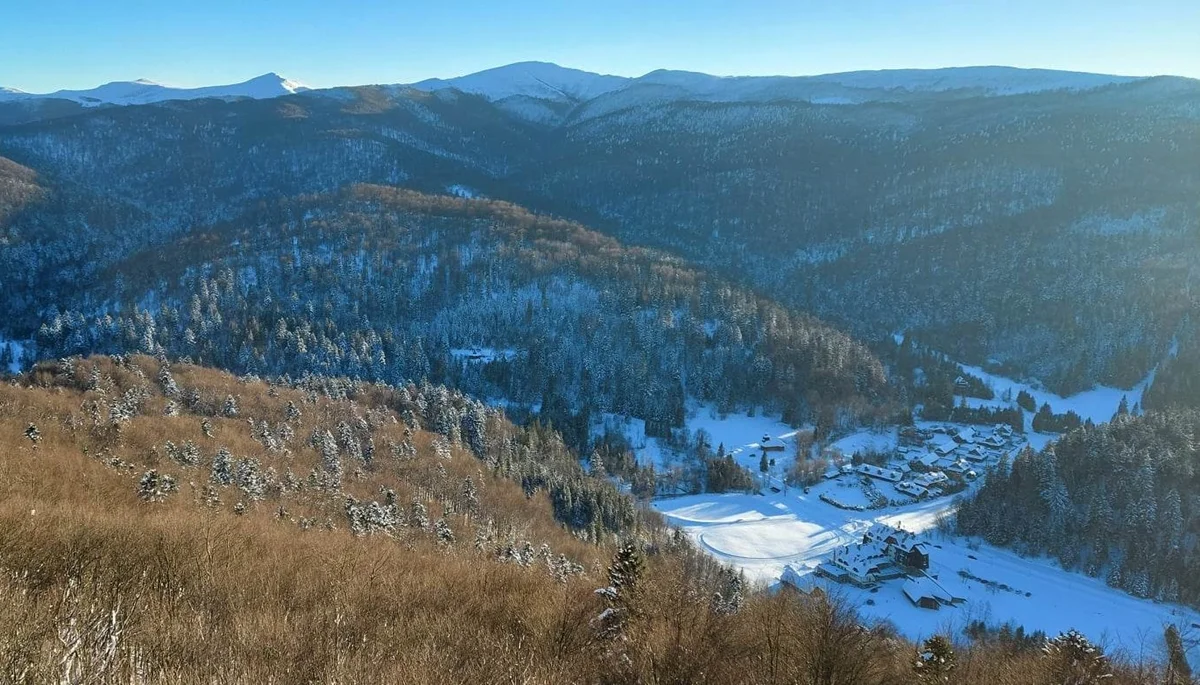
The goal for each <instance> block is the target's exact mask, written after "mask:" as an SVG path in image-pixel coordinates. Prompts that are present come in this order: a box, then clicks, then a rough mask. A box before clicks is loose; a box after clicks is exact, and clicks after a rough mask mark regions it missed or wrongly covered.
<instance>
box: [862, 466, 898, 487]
mask: <svg viewBox="0 0 1200 685" xmlns="http://www.w3.org/2000/svg"><path fill="white" fill-rule="evenodd" d="M857 470H858V472H859V473H861V474H863V475H864V476H870V477H872V478H879V479H881V480H886V481H891V482H893V483H898V482H900V480H901V479H902V478H904V474H903V473H901V472H900V471H897V470H895V469H885V468H883V467H882V466H873V465H871V464H860V465H859V467H858V469H857Z"/></svg>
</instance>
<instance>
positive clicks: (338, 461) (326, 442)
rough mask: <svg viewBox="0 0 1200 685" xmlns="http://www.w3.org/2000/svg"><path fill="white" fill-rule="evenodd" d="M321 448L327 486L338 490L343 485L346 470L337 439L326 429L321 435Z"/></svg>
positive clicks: (322, 465) (322, 466)
mask: <svg viewBox="0 0 1200 685" xmlns="http://www.w3.org/2000/svg"><path fill="white" fill-rule="evenodd" d="M319 449H320V451H321V469H322V471H323V472H324V474H325V482H326V484H327V488H328V489H330V490H338V489H340V488H341V487H342V476H343V475H344V472H343V469H342V457H341V454H340V453H339V451H338V444H337V440H334V438H333V434H332V433H330V432H329V431H325V432H323V433H322V434H321V435H320V438H319Z"/></svg>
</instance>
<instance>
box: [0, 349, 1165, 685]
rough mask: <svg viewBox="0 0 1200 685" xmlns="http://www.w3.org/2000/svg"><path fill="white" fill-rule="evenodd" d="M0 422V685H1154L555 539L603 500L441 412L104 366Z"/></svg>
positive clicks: (652, 540) (149, 367)
mask: <svg viewBox="0 0 1200 685" xmlns="http://www.w3.org/2000/svg"><path fill="white" fill-rule="evenodd" d="M0 410H2V411H0V569H2V570H3V573H2V574H0V679H3V680H4V681H5V682H11V683H21V684H25V683H44V682H93V683H126V682H130V681H137V682H146V683H209V682H213V681H214V680H219V681H221V682H230V683H235V682H236V683H261V682H276V683H309V682H375V681H379V680H392V681H396V682H411V683H443V682H479V683H485V682H511V681H514V680H519V681H521V682H529V683H565V682H571V683H601V682H603V683H634V682H690V683H702V682H708V683H734V682H739V683H740V682H757V683H780V684H782V683H791V682H822V683H830V684H845V685H850V684H852V683H853V684H855V685H876V684H878V685H884V684H886V683H899V682H914V681H915V680H922V679H926V678H929V677H935V678H944V677H945V676H947V675H952V676H953V678H954V682H960V683H966V684H973V683H994V682H1030V683H1034V682H1037V683H1040V682H1046V683H1050V682H1062V680H1063V678H1066V677H1072V676H1077V675H1078V674H1080V673H1092V674H1100V673H1108V672H1113V673H1115V674H1116V675H1115V677H1114V678H1110V679H1106V681H1105V682H1113V683H1136V682H1145V681H1146V680H1147V679H1149V678H1153V677H1155V668H1154V667H1153V666H1152V665H1149V664H1146V665H1141V666H1139V665H1136V664H1127V663H1123V662H1117V663H1110V662H1109V661H1108V660H1107V659H1104V658H1102V656H1098V653H1097V652H1095V651H1081V650H1083V649H1089V650H1090V647H1089V646H1088V645H1087V642H1086V640H1083V641H1081V638H1077V637H1071V638H1063V639H1060V640H1056V641H1055V642H1054V643H1052V644H1051V646H1050V648H1048V649H1047V650H1046V651H1045V652H1043V651H1042V650H1041V649H1040V648H1039V645H1032V644H1028V643H1024V642H1021V641H1015V642H1014V641H1012V640H1011V639H1007V640H1005V639H1001V638H998V637H996V636H994V635H992V636H988V635H980V636H978V638H979V641H977V642H975V643H974V644H967V643H962V642H960V643H958V644H953V645H951V644H950V643H939V644H938V645H936V646H935V647H934V649H936V650H937V654H938V659H936V660H933V659H929V658H928V657H926V658H921V657H920V656H919V654H918V650H917V648H916V646H915V645H911V644H908V643H906V642H904V641H903V640H902V639H900V638H898V637H896V636H895V634H894V633H892V631H890V630H889V629H888V628H887V627H886V626H879V627H868V628H864V627H863V626H861V625H860V623H859V621H858V619H857V618H856V617H855V616H854V614H853V612H852V611H850V610H848V609H847V608H846V607H844V606H842V605H840V604H838V603H837V602H836V601H827V600H824V599H821V598H807V597H804V596H801V595H797V594H794V593H791V592H780V593H762V592H759V591H757V590H755V589H752V588H747V587H744V586H742V584H741V583H740V581H739V579H738V577H737V576H736V575H734V574H731V573H730V572H728V571H727V570H724V569H721V568H719V567H717V566H715V565H714V563H713V562H712V561H711V560H710V559H709V558H708V557H706V556H705V555H703V554H701V553H699V552H698V551H696V550H694V549H693V548H691V546H690V545H688V544H687V543H686V541H685V540H684V539H682V538H680V537H678V536H672V535H668V534H666V533H665V531H663V530H662V529H661V528H659V527H658V526H657V524H656V523H655V522H654V520H653V517H647V516H645V515H643V514H639V513H636V512H633V510H632V509H631V508H630V505H628V504H627V503H622V502H621V501H619V500H620V496H617V497H618V499H616V500H607V502H608V503H607V504H605V505H604V507H606V508H611V511H612V513H614V514H618V516H617V518H616V519H613V518H610V517H609V516H608V515H602V516H599V517H598V518H597V519H596V520H597V521H598V522H601V523H599V524H598V525H594V526H592V527H590V528H589V527H588V526H587V525H584V526H582V527H579V526H578V525H570V524H568V525H564V524H563V523H562V520H563V517H562V516H561V515H559V516H554V515H553V512H555V511H556V510H559V500H558V499H557V498H556V497H555V495H554V492H555V486H554V485H553V484H552V483H554V482H560V483H565V484H571V483H573V484H574V485H571V486H570V488H571V489H570V491H571V492H573V493H575V495H574V496H575V497H581V496H582V494H583V493H594V494H597V495H599V494H601V493H606V492H607V493H613V495H615V492H614V491H613V489H612V486H611V485H609V484H608V483H607V482H606V481H603V480H600V479H595V478H591V477H588V476H583V475H582V474H581V473H580V469H579V466H578V464H577V463H575V462H574V461H573V460H571V459H569V458H566V459H564V458H561V457H559V456H557V455H560V454H561V451H562V448H561V445H562V442H561V440H560V439H559V438H557V437H556V436H555V435H554V434H553V433H552V432H549V431H545V430H544V429H539V428H532V429H528V430H525V429H520V428H517V427H515V426H513V425H511V424H509V423H508V422H507V421H505V420H504V419H503V417H502V416H500V415H498V414H495V413H492V412H487V415H486V421H485V425H484V426H483V427H482V430H480V428H481V427H480V426H479V425H477V424H476V423H474V419H472V418H471V417H472V416H473V415H474V413H475V412H476V411H477V410H478V406H477V405H475V404H473V403H471V402H469V401H466V400H464V399H463V398H461V397H457V396H455V395H453V394H452V393H448V392H447V391H445V390H444V389H439V388H416V387H401V388H396V387H386V386H379V385H368V384H363V383H360V382H352V381H346V380H338V379H331V378H322V379H316V378H314V379H310V380H309V381H307V382H305V383H302V384H291V383H282V384H281V383H275V382H271V383H268V382H264V381H262V380H259V379H256V378H251V377H247V378H240V379H239V378H235V377H233V376H230V375H228V374H225V373H222V372H217V371H213V370H210V369H204V368H200V367H195V366H191V365H186V364H173V365H170V366H168V365H166V364H163V363H161V362H159V361H156V360H154V359H152V358H149V357H132V358H123V357H119V358H112V359H109V358H101V357H93V358H89V359H86V360H84V359H68V360H64V361H63V362H61V363H49V364H43V365H40V366H39V367H38V368H37V369H36V370H34V371H33V372H32V373H30V374H28V375H26V376H24V377H22V378H20V379H18V381H17V382H16V383H13V384H5V385H3V386H0ZM452 415H457V416H456V418H457V419H458V422H457V423H456V422H454V421H452V420H449V417H451V416H452ZM479 440H482V444H477V441H479ZM548 496H549V497H548ZM605 497H607V495H605ZM583 499H587V498H586V497H583ZM621 512H627V513H621ZM560 513H561V510H560ZM604 521H609V522H611V525H610V523H603V522H604ZM589 530H591V531H595V532H597V533H598V534H591V533H589V532H588V531H589ZM618 533H619V535H620V536H621V538H622V539H623V540H624V541H625V542H624V543H623V544H621V545H620V546H619V547H618V545H617V543H616V542H615V537H616V535H617V534H618ZM583 538H588V540H587V541H585V540H584V539H583ZM597 589H599V590H601V591H600V592H597ZM923 649H924V650H925V651H928V649H929V647H928V645H927V646H926V647H924V648H923ZM955 653H956V654H955ZM1081 655H1085V656H1087V659H1086V660H1085V661H1082V662H1081V661H1080V656H1081ZM946 657H949V661H947V660H946ZM933 682H937V681H936V680H935V681H933Z"/></svg>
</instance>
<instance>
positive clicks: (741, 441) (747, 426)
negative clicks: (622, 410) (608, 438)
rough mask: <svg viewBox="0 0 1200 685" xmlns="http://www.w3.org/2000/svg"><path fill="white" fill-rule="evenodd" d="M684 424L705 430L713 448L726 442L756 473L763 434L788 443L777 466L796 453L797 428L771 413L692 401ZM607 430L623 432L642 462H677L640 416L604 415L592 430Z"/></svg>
mask: <svg viewBox="0 0 1200 685" xmlns="http://www.w3.org/2000/svg"><path fill="white" fill-rule="evenodd" d="M685 426H686V428H687V429H688V430H689V431H691V432H692V433H693V434H695V433H697V432H698V431H701V430H703V431H704V432H705V433H707V434H708V438H709V443H710V444H711V445H712V448H713V449H714V450H716V449H717V447H718V446H721V445H724V446H725V451H726V452H728V453H730V454H732V455H733V456H734V459H735V460H736V461H737V462H738V463H739V464H741V465H742V466H745V467H746V468H749V469H751V470H753V471H755V472H757V471H758V455H757V454H752V452H753V450H755V449H758V448H759V447H761V445H760V443H761V442H762V439H763V437H764V436H766V437H769V438H770V439H771V440H772V441H774V442H775V443H782V444H783V445H784V446H785V450H784V452H783V453H781V454H776V455H775V456H776V458H777V460H778V461H779V463H780V467H777V468H781V467H782V465H783V464H784V463H785V460H786V461H790V460H791V459H794V458H795V456H796V455H795V452H796V448H795V443H793V442H792V441H791V440H790V438H793V437H795V435H796V432H797V430H796V429H795V428H792V427H791V426H789V425H787V424H786V423H782V422H781V421H780V420H779V419H778V418H774V417H771V416H764V415H762V414H755V415H754V416H751V415H749V414H748V413H735V414H727V415H725V416H721V415H720V414H719V413H718V412H717V410H716V409H715V408H714V407H713V406H711V405H708V404H701V403H698V402H690V403H689V404H688V408H687V416H686V421H685ZM605 429H607V430H610V431H613V432H618V433H622V432H623V433H624V434H625V438H626V439H627V440H628V441H629V445H630V447H632V448H633V451H634V453H635V454H636V455H637V458H638V460H639V461H640V462H642V463H652V464H654V465H655V467H656V468H660V469H661V468H666V467H669V466H670V465H671V464H672V463H673V462H674V461H675V459H674V455H672V454H671V453H670V451H669V450H667V449H666V448H665V447H664V445H663V443H662V441H661V440H659V439H658V438H651V437H647V436H646V422H645V421H642V420H641V419H631V418H626V417H623V416H617V415H613V414H604V415H603V416H601V417H600V419H599V422H598V424H597V425H595V426H593V433H594V434H601V433H603V432H604V431H605Z"/></svg>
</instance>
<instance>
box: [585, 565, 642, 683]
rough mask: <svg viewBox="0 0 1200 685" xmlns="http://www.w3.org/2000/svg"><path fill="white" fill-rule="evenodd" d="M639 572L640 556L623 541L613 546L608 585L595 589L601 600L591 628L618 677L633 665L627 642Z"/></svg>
mask: <svg viewBox="0 0 1200 685" xmlns="http://www.w3.org/2000/svg"><path fill="white" fill-rule="evenodd" d="M641 576H642V557H641V554H640V553H639V552H638V549H637V546H636V545H635V544H634V543H632V542H629V543H626V544H624V545H622V546H621V548H620V549H618V550H617V553H616V555H615V556H614V557H613V561H612V564H611V565H609V567H608V585H607V586H606V587H602V588H599V589H598V590H596V594H597V595H599V596H600V597H601V598H603V600H604V605H605V607H604V610H603V611H601V612H600V614H599V615H598V616H596V618H594V619H592V629H593V634H594V637H595V640H596V643H597V645H598V646H599V647H600V649H601V653H602V656H603V657H604V659H605V660H606V661H608V662H609V665H610V668H611V669H612V670H613V671H614V673H612V675H613V676H614V677H617V678H618V679H621V676H622V675H629V674H630V672H631V670H632V669H633V660H632V659H631V658H630V656H629V651H628V646H629V643H630V641H631V639H632V636H631V634H630V633H631V628H632V624H633V623H634V621H636V619H637V618H638V614H639V607H638V604H639V602H638V595H639V593H640V589H641V588H640V581H641Z"/></svg>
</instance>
